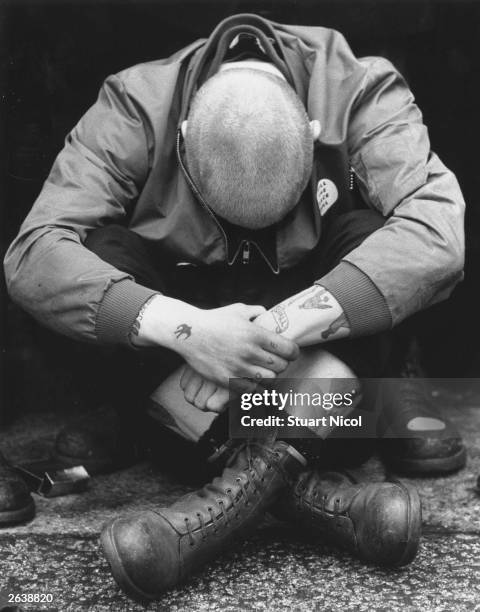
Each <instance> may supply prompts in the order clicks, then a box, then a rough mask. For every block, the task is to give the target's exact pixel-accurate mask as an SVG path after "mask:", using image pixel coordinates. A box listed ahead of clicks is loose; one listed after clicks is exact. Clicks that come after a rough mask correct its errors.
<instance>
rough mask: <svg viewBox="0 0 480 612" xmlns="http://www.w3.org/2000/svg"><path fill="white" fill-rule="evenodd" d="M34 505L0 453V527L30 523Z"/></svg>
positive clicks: (25, 488) (23, 485)
mask: <svg viewBox="0 0 480 612" xmlns="http://www.w3.org/2000/svg"><path fill="white" fill-rule="evenodd" d="M34 516H35V504H34V502H33V498H32V496H31V495H30V491H29V490H28V488H27V485H26V484H25V483H24V481H23V480H22V479H21V478H20V476H19V475H18V474H17V472H16V471H15V470H14V469H13V468H12V467H10V464H9V463H8V461H7V460H6V459H5V457H4V456H3V455H2V454H1V453H0V526H2V527H3V526H5V525H15V524H17V523H24V522H26V521H30V520H32V519H33V517H34Z"/></svg>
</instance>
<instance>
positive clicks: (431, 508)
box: [0, 393, 480, 612]
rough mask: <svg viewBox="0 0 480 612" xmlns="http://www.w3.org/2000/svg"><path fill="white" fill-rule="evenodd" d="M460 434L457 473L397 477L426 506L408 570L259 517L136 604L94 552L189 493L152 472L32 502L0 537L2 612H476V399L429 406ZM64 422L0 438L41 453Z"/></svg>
mask: <svg viewBox="0 0 480 612" xmlns="http://www.w3.org/2000/svg"><path fill="white" fill-rule="evenodd" d="M437 399H438V401H439V402H441V403H442V411H443V412H444V413H445V414H446V415H447V416H449V417H450V418H451V419H452V420H453V421H454V422H455V423H456V424H457V426H458V427H459V429H460V430H461V432H462V434H463V436H464V439H465V441H466V444H467V448H468V464H467V467H466V468H465V469H463V470H462V471H460V472H459V473H457V474H454V475H451V476H444V477H440V478H435V479H424V478H421V479H410V480H409V479H405V480H406V481H408V482H412V483H413V484H415V485H416V486H417V488H418V490H419V493H420V496H421V498H422V502H423V520H424V525H423V532H424V536H423V541H422V545H421V549H420V552H419V554H418V556H417V558H416V559H415V561H414V562H413V563H412V564H411V565H410V566H409V567H407V568H403V569H395V570H385V569H381V568H377V567H373V566H367V565H364V564H362V563H361V562H360V561H358V560H356V559H353V558H352V557H351V556H350V555H348V554H347V553H345V552H339V551H337V550H335V549H333V548H331V547H329V546H327V545H325V544H323V543H322V542H321V541H318V540H317V539H315V538H313V537H312V536H311V535H309V534H299V533H298V532H297V530H296V529H295V527H294V526H292V525H287V524H283V523H280V522H278V521H276V520H274V519H271V518H270V519H267V520H265V521H264V522H263V523H262V524H261V525H259V528H258V529H257V531H256V532H255V533H254V534H253V535H252V536H251V537H250V539H248V540H247V541H246V542H244V543H243V544H240V545H238V546H236V547H235V548H234V549H231V550H229V551H227V552H226V553H225V554H224V555H222V556H221V557H219V558H218V559H216V560H215V562H214V563H212V564H211V565H210V566H208V567H207V568H205V569H204V570H203V571H202V572H201V573H199V574H197V575H195V576H194V577H193V578H191V579H190V580H189V581H188V582H187V583H185V584H184V585H181V586H179V587H178V588H176V589H173V590H171V591H169V592H168V593H166V594H165V595H164V597H163V598H162V599H161V600H160V601H159V602H156V603H154V604H150V605H149V606H147V607H143V606H142V605H139V604H137V603H135V602H132V601H131V600H129V599H128V598H127V597H126V596H125V595H123V593H121V592H120V590H119V589H118V588H117V586H116V585H115V583H114V582H113V580H112V578H111V576H110V573H109V570H108V566H107V564H106V562H105V560H104V559H103V558H102V556H101V555H100V553H99V547H98V534H99V532H100V530H101V527H102V525H103V523H104V522H105V521H107V520H108V519H110V518H111V517H113V516H116V515H118V514H122V513H125V512H128V511H131V510H138V509H145V508H149V507H155V506H157V507H158V506H160V505H165V504H168V503H170V502H171V501H173V500H174V499H175V498H177V497H178V496H179V495H181V494H182V493H184V492H185V491H186V488H185V486H183V485H180V484H179V483H178V482H175V481H173V480H172V479H171V477H167V476H165V474H162V472H161V470H160V469H159V468H158V467H154V466H152V465H150V464H149V463H141V464H137V465H135V466H134V467H131V468H129V469H126V470H122V471H120V472H116V473H115V474H110V475H106V476H99V477H96V478H94V479H92V482H91V483H90V486H89V489H88V490H87V491H86V492H84V493H81V494H77V495H68V496H65V497H60V498H55V499H45V498H42V497H39V496H35V501H36V506H37V515H36V518H35V519H34V520H33V521H32V522H31V523H28V524H26V525H21V526H17V527H12V528H4V529H2V530H1V531H0V610H1V608H2V605H6V598H7V597H8V594H9V593H14V594H21V593H25V594H28V593H32V594H34V593H40V594H42V593H43V594H52V598H53V601H52V603H49V604H47V603H45V604H39V603H30V604H28V603H27V604H23V607H22V609H23V610H59V611H62V612H63V611H66V610H72V611H75V612H77V611H78V612H83V611H84V610H88V611H90V610H91V611H99V612H100V611H115V612H119V611H137V610H161V611H163V610H165V611H199V612H200V611H201V612H203V611H205V612H207V611H208V612H214V611H222V612H238V611H241V612H244V611H249V610H261V611H263V610H265V611H268V612H276V611H282V612H283V611H295V612H304V611H305V612H311V611H327V612H335V611H337V610H338V611H342V612H344V611H350V610H355V611H363V610H365V611H367V610H368V611H369V612H396V611H402V612H404V611H413V610H415V611H417V610H418V611H428V612H430V611H431V612H440V611H445V612H447V611H448V612H457V611H464V610H478V611H480V495H479V494H478V492H477V490H476V486H475V484H476V478H477V476H478V475H480V394H478V393H476V394H475V393H473V394H470V395H469V394H467V395H465V394H447V395H446V396H443V397H439V398H437ZM64 421H65V417H63V418H62V417H60V416H59V415H58V414H31V415H25V416H23V417H22V418H20V419H18V420H16V421H15V422H14V423H13V424H12V425H11V426H10V427H9V428H8V429H7V430H6V431H4V432H3V434H2V440H1V447H2V449H3V450H4V452H5V453H6V454H7V455H8V456H9V458H10V459H12V460H16V461H22V460H23V461H25V460H26V459H29V460H33V459H37V458H41V457H44V456H45V452H46V450H47V449H48V448H49V447H50V445H51V443H52V441H53V439H54V436H55V434H56V432H57V431H58V429H59V427H61V425H62V424H63V422H64ZM356 475H357V477H359V478H362V479H365V480H376V479H379V478H384V476H385V472H384V469H383V466H382V465H381V463H380V461H379V460H378V459H377V458H375V457H374V458H372V459H370V460H369V461H368V462H367V463H366V464H365V465H364V466H362V467H361V468H358V469H357V470H356Z"/></svg>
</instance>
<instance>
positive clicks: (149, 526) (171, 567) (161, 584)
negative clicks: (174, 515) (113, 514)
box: [100, 511, 179, 600]
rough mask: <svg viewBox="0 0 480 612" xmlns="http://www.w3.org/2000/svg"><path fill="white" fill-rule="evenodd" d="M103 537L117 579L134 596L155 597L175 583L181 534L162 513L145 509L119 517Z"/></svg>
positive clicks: (143, 598) (106, 554)
mask: <svg viewBox="0 0 480 612" xmlns="http://www.w3.org/2000/svg"><path fill="white" fill-rule="evenodd" d="M100 539H101V545H102V547H103V551H104V553H105V556H106V558H107V560H108V562H109V563H110V567H111V570H112V574H113V576H114V578H115V580H116V582H117V583H118V584H119V586H120V587H121V588H123V589H124V590H125V591H126V592H127V593H129V594H130V595H131V596H133V597H134V598H136V599H140V600H151V599H155V598H156V597H158V595H159V594H160V593H162V592H163V591H164V590H166V589H168V588H169V587H171V586H173V585H174V584H175V583H176V581H177V577H178V575H179V560H178V535H177V533H176V532H175V530H174V529H173V528H172V527H171V526H170V524H169V523H168V522H167V521H166V520H165V519H164V518H163V517H161V516H160V515H159V514H157V513H155V512H152V511H146V512H142V513H138V514H134V515H130V516H126V517H124V518H120V519H116V520H114V521H112V522H111V523H109V524H107V525H106V526H105V528H104V529H103V531H102V534H101V536H100Z"/></svg>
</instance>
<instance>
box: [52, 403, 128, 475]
mask: <svg viewBox="0 0 480 612" xmlns="http://www.w3.org/2000/svg"><path fill="white" fill-rule="evenodd" d="M52 457H53V459H55V460H56V461H58V462H59V463H60V464H62V465H64V466H66V467H72V466H77V465H83V466H84V467H85V469H86V470H87V472H88V473H89V474H90V475H92V476H93V475H95V474H104V473H108V472H113V471H115V470H119V469H122V468H125V467H128V466H130V465H133V464H134V463H135V462H136V461H138V460H139V459H138V455H137V436H136V431H135V429H134V428H132V427H131V428H127V427H126V426H125V423H123V422H122V419H121V417H120V416H119V415H118V414H117V412H116V411H115V410H114V409H113V408H110V407H103V408H100V409H98V410H95V411H94V412H88V413H86V414H83V415H81V416H80V417H78V418H76V419H75V420H74V421H73V422H71V423H69V424H68V425H66V426H65V427H63V428H62V429H61V430H60V432H59V433H58V435H57V437H56V440H55V446H54V449H53V452H52Z"/></svg>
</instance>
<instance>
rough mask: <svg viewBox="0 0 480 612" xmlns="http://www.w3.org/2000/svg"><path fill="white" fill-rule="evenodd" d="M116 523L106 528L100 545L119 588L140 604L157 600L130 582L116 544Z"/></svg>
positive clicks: (154, 596) (101, 535)
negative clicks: (114, 532) (114, 528)
mask: <svg viewBox="0 0 480 612" xmlns="http://www.w3.org/2000/svg"><path fill="white" fill-rule="evenodd" d="M114 525H115V522H113V523H111V524H110V525H108V527H106V528H105V529H104V530H103V531H102V533H101V534H100V545H101V547H102V549H103V553H104V555H105V557H106V559H107V561H108V563H109V565H110V570H111V572H112V575H113V578H114V579H115V582H116V583H117V584H118V586H119V587H120V588H121V589H122V590H123V591H124V592H125V593H126V594H127V595H129V596H130V597H132V598H133V599H136V600H137V601H140V602H148V601H153V600H154V599H157V596H156V595H152V594H151V593H145V592H144V591H142V590H141V589H139V588H138V587H137V586H135V585H134V584H133V582H132V581H131V580H130V578H129V576H128V574H127V572H126V571H125V568H124V567H123V563H122V561H121V559H120V555H119V554H118V550H117V546H116V544H115V537H114V535H113V527H114Z"/></svg>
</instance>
